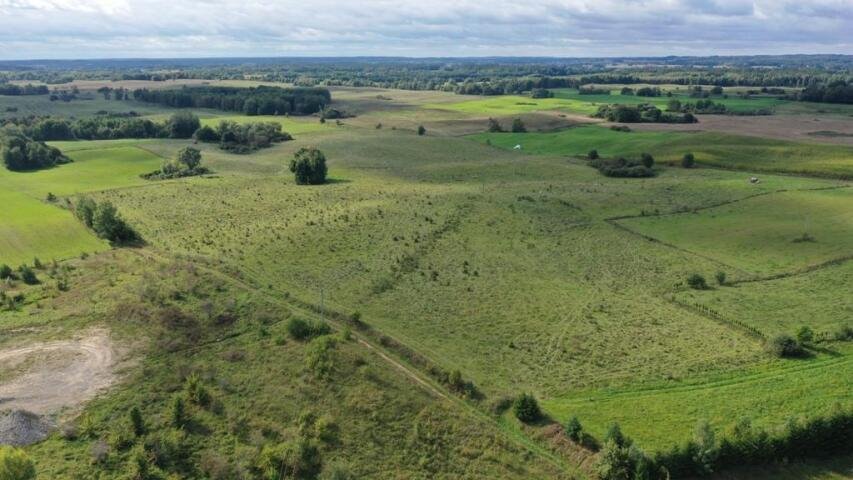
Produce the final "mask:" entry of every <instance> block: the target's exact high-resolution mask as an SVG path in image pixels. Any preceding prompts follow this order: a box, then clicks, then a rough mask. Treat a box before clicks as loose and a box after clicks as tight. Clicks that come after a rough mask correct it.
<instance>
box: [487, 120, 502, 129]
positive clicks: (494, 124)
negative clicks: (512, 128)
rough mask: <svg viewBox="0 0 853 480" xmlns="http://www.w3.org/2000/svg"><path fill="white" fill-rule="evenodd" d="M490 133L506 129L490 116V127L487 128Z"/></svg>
mask: <svg viewBox="0 0 853 480" xmlns="http://www.w3.org/2000/svg"><path fill="white" fill-rule="evenodd" d="M487 131H488V132H489V133H500V132H503V131H504V129H503V127H502V126H501V123H500V122H498V121H497V120H495V119H494V118H489V128H488V129H487Z"/></svg>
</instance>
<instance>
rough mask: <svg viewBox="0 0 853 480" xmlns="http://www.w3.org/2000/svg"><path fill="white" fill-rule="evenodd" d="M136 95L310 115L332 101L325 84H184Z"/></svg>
mask: <svg viewBox="0 0 853 480" xmlns="http://www.w3.org/2000/svg"><path fill="white" fill-rule="evenodd" d="M133 99H134V100H137V101H141V102H148V103H157V104H160V105H166V106H169V107H175V108H215V109H218V110H225V111H229V112H242V113H245V114H246V115H310V114H312V113H318V112H320V110H322V109H323V107H325V106H326V105H327V104H329V103H330V102H331V101H332V96H331V94H330V93H329V90H328V89H326V88H319V87H312V88H301V87H298V88H281V87H266V86H260V87H255V88H238V87H184V88H180V89H174V90H148V89H144V88H143V89H138V90H134V91H133Z"/></svg>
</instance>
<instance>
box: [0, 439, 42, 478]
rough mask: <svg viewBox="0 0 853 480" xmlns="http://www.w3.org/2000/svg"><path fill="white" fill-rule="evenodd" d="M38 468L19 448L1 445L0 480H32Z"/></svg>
mask: <svg viewBox="0 0 853 480" xmlns="http://www.w3.org/2000/svg"><path fill="white" fill-rule="evenodd" d="M33 478H36V467H35V464H34V463H33V461H32V460H30V457H29V456H28V455H27V454H26V453H25V452H24V451H23V450H20V449H18V448H14V447H10V446H6V445H0V480H31V479H33Z"/></svg>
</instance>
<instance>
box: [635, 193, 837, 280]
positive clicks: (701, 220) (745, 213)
mask: <svg viewBox="0 0 853 480" xmlns="http://www.w3.org/2000/svg"><path fill="white" fill-rule="evenodd" d="M851 205H853V190H851V189H850V188H839V189H831V190H817V191H798V192H782V193H775V194H771V195H763V196H760V197H755V198H751V199H748V200H744V201H741V202H737V203H732V204H729V205H724V206H721V207H716V208H711V209H707V210H702V211H700V212H695V213H684V214H679V215H670V216H659V217H646V218H633V219H629V220H621V221H620V223H621V224H623V225H625V226H627V227H629V228H631V229H632V230H635V231H638V232H640V233H642V234H644V235H647V236H650V237H654V238H656V239H659V240H661V241H663V242H666V243H668V244H671V245H675V246H677V247H679V248H681V249H684V250H687V251H690V252H694V253H698V254H701V255H703V256H705V257H706V258H712V259H714V260H717V261H719V262H720V263H721V264H723V265H728V266H731V268H734V269H736V270H737V271H741V272H746V273H748V274H752V275H773V274H779V273H783V272H789V271H797V270H802V269H805V268H809V267H812V266H815V265H819V264H822V263H825V262H828V261H831V260H835V259H838V258H844V257H850V256H851V255H853V209H851V208H850V206H851ZM804 235H808V236H810V238H811V239H810V240H808V241H799V240H800V239H802V238H803V236H804Z"/></svg>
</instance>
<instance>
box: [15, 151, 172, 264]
mask: <svg viewBox="0 0 853 480" xmlns="http://www.w3.org/2000/svg"><path fill="white" fill-rule="evenodd" d="M69 143H70V142H69ZM58 145H59V146H60V148H65V147H67V146H69V145H68V144H65V143H63V142H58ZM97 145H98V148H93V149H86V148H84V146H85V145H84V143H83V142H81V143H75V144H74V146H75V147H78V148H81V149H79V150H74V151H71V150H68V149H66V152H67V154H68V156H69V157H70V158H71V159H72V160H73V162H72V163H69V164H66V165H62V166H59V167H55V168H51V169H47V170H41V171H37V172H24V173H16V172H10V171H8V170H6V169H5V168H4V169H0V190H2V191H3V194H2V195H3V197H4V198H3V205H4V207H5V208H3V209H2V211H0V225H2V227H0V229H2V231H3V234H2V235H0V246H2V248H0V263H9V264H13V265H18V264H20V263H24V262H27V263H29V262H31V261H32V260H33V258H34V257H38V258H40V259H42V260H50V259H57V260H61V259H65V258H69V257H73V256H76V255H80V254H81V253H83V252H94V251H100V250H104V249H106V248H108V245H107V244H106V242H104V241H102V240H99V239H97V238H96V237H95V236H94V235H93V234H92V233H91V232H88V231H87V230H86V228H85V227H84V226H82V225H81V224H80V222H79V221H77V219H75V218H74V216H73V215H72V213H71V212H70V211H68V210H67V209H63V208H61V207H62V205H63V202H64V201H63V200H62V199H61V198H60V199H59V200H58V201H57V203H56V204H55V205H52V204H49V203H47V201H46V200H45V199H46V198H47V195H48V193H53V194H54V195H56V196H58V197H65V196H72V195H76V194H78V193H84V192H91V191H97V190H103V189H107V188H117V187H127V186H133V185H140V184H143V183H145V182H146V181H145V180H142V179H141V178H139V175H140V174H142V173H148V172H150V171H152V170H156V169H157V168H159V166H160V163H161V162H162V159H160V158H159V157H157V156H155V155H153V154H151V153H149V152H147V151H145V150H143V149H141V148H138V147H128V146H116V147H114V148H113V147H112V146H111V145H110V142H100V143H98V144H97ZM101 146H104V147H105V148H99V147H101Z"/></svg>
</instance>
